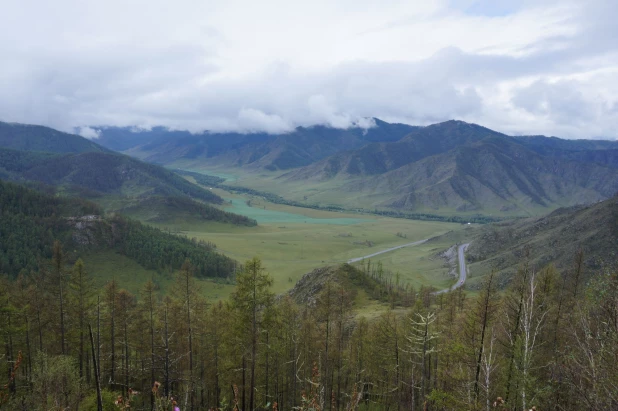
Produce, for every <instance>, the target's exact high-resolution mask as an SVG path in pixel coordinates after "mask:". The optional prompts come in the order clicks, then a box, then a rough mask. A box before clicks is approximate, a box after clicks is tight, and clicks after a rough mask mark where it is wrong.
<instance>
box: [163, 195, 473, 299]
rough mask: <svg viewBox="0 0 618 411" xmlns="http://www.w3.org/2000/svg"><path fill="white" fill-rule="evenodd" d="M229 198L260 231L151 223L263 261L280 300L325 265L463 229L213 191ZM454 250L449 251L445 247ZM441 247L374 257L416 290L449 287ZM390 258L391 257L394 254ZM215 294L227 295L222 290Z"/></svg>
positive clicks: (242, 258)
mask: <svg viewBox="0 0 618 411" xmlns="http://www.w3.org/2000/svg"><path fill="white" fill-rule="evenodd" d="M213 191H215V192H216V193H217V194H219V195H221V196H222V197H223V198H224V199H226V204H225V206H224V207H223V208H224V209H225V210H226V211H231V212H234V213H239V214H242V215H246V216H248V217H250V218H254V219H256V220H257V221H258V226H257V227H239V226H229V225H226V224H220V223H211V222H201V223H200V222H197V221H171V222H170V221H168V222H166V223H160V224H156V223H155V224H153V225H155V226H158V227H159V228H162V229H164V230H168V231H172V232H176V233H178V234H182V235H186V236H187V237H189V238H197V239H203V240H208V241H212V242H214V243H215V244H216V245H217V249H218V250H219V251H221V252H223V253H224V254H226V255H228V256H230V257H232V258H234V259H236V260H238V261H239V262H241V263H242V262H244V261H246V260H248V259H250V258H252V257H254V256H258V257H260V258H261V259H262V261H263V262H264V266H265V267H266V269H267V271H268V272H269V273H270V274H271V275H272V276H273V278H274V289H273V291H275V292H276V293H281V292H284V291H287V290H288V289H290V288H292V287H293V286H294V284H295V283H296V281H298V280H299V279H300V278H301V277H302V276H303V275H304V274H306V273H308V272H310V271H312V270H313V269H315V268H318V267H323V266H325V265H333V264H341V263H344V262H347V261H348V260H349V259H351V258H355V257H361V256H364V255H369V254H372V253H375V252H377V251H380V250H383V249H387V248H390V247H394V246H398V245H402V244H406V243H410V242H413V241H418V240H422V239H426V238H431V237H435V236H438V235H441V234H444V233H446V232H449V231H451V230H459V229H460V228H461V227H462V226H461V225H460V224H454V223H442V222H430V221H416V220H406V219H396V218H388V217H378V216H375V215H369V214H357V213H344V212H331V211H323V210H314V209H308V208H300V207H293V206H288V205H281V204H273V203H270V202H267V201H265V200H264V199H262V198H260V197H256V196H243V195H238V194H231V193H229V192H226V191H223V190H219V189H213ZM449 246H450V245H444V247H443V248H448V247H449ZM440 247H442V244H438V245H436V244H432V245H419V246H413V247H406V248H403V249H401V250H397V251H393V252H390V253H386V254H383V255H380V256H379V257H374V258H373V259H372V262H373V261H376V262H377V261H382V264H383V267H384V269H385V270H390V271H392V272H393V273H395V272H399V273H400V275H401V278H402V280H404V281H407V282H410V283H411V284H412V285H414V286H415V287H418V286H420V285H426V286H428V285H431V286H435V287H443V286H444V287H447V286H448V285H449V284H450V282H452V281H453V280H452V279H450V278H449V277H448V275H447V274H446V271H447V270H446V269H445V268H444V267H443V266H444V260H442V259H440V258H437V257H436V256H435V255H434V254H436V253H437V252H438V251H440ZM391 253H392V255H391ZM215 294H217V295H223V294H224V291H222V290H221V289H219V291H218V292H217V293H215Z"/></svg>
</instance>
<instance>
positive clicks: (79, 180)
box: [0, 123, 256, 226]
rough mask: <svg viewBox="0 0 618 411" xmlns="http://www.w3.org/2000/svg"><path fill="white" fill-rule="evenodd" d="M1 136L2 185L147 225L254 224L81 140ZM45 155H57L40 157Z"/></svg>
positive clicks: (157, 170) (8, 131)
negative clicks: (92, 205)
mask: <svg viewBox="0 0 618 411" xmlns="http://www.w3.org/2000/svg"><path fill="white" fill-rule="evenodd" d="M0 130H2V132H1V133H0V136H1V138H0V179H4V180H13V181H17V182H22V183H26V182H30V183H32V182H36V183H38V184H43V185H45V186H47V187H48V188H52V190H59V191H61V192H63V193H64V194H70V195H72V196H76V197H81V198H88V199H91V200H93V201H95V202H97V203H99V204H101V205H103V206H104V208H105V209H106V210H107V211H122V212H126V213H129V214H131V215H133V216H136V217H139V218H141V219H143V220H147V221H156V222H164V221H167V220H171V219H178V218H180V217H182V218H185V219H189V220H195V221H204V220H208V221H219V222H223V223H232V224H238V225H249V226H252V225H255V224H256V222H255V221H254V220H252V219H249V218H246V217H244V216H240V215H236V214H232V213H228V212H225V211H222V210H219V209H217V208H215V207H213V206H211V205H209V204H203V203H200V202H198V201H195V200H199V201H203V202H206V203H211V204H222V203H223V199H222V198H221V197H219V196H218V195H216V194H214V193H212V191H210V190H208V189H206V188H204V187H202V186H200V185H198V184H193V183H191V182H189V181H188V180H186V179H185V178H183V177H181V176H179V175H178V174H176V173H174V172H172V171H170V170H167V169H165V168H163V167H161V166H157V165H154V164H148V163H144V162H142V161H139V160H137V159H134V158H131V157H129V156H126V155H123V154H119V153H114V152H111V151H109V150H107V149H105V148H103V147H101V146H98V145H96V144H94V143H92V142H90V141H89V140H87V139H85V138H83V137H80V136H76V135H72V134H67V133H61V132H59V131H56V130H53V129H50V128H47V127H40V126H29V125H22V124H7V123H0ZM3 145H5V147H2V146H3ZM7 147H8V148H7ZM13 147H21V148H28V149H31V150H32V151H25V150H15V149H13ZM46 149H47V150H53V149H56V151H55V152H46V151H41V150H46Z"/></svg>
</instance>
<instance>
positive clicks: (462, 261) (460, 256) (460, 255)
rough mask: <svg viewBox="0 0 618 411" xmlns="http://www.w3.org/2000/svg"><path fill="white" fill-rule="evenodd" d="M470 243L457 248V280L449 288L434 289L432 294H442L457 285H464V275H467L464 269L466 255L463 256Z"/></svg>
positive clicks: (455, 287) (457, 286)
mask: <svg viewBox="0 0 618 411" xmlns="http://www.w3.org/2000/svg"><path fill="white" fill-rule="evenodd" d="M469 245H470V244H469V243H468V244H462V245H460V246H459V247H458V248H457V258H458V259H459V280H457V282H456V283H455V284H454V285H452V286H451V287H449V288H445V289H444V290H440V291H436V292H435V293H434V294H435V295H438V294H444V293H448V292H449V291H453V290H455V289H457V288H459V287H461V286H462V285H464V283H465V282H466V277H467V270H466V256H465V254H464V253H465V252H466V250H467V249H468V246H469Z"/></svg>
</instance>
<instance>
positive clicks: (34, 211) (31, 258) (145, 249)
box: [0, 181, 255, 278]
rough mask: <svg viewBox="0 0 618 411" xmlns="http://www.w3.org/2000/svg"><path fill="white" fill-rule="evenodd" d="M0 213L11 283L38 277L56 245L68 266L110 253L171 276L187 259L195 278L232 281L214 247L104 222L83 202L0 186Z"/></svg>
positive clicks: (4, 269)
mask: <svg viewBox="0 0 618 411" xmlns="http://www.w3.org/2000/svg"><path fill="white" fill-rule="evenodd" d="M151 201H156V199H153V200H151ZM163 201H167V202H168V203H174V202H177V203H178V204H179V205H180V206H183V207H186V208H187V209H189V210H190V211H192V212H195V213H200V214H202V215H206V214H209V215H210V214H211V215H212V216H213V218H216V219H218V220H219V221H232V222H235V223H237V224H249V225H251V224H255V221H253V220H251V219H248V218H246V217H242V216H236V215H235V214H232V213H226V212H224V211H221V210H218V209H216V208H213V207H210V206H208V205H206V204H197V203H196V205H195V206H194V207H193V208H189V206H190V205H191V203H187V202H186V201H184V200H182V199H178V200H174V199H165V200H163ZM187 204H188V205H187ZM0 207H1V211H0V238H1V239H2V241H0V273H3V274H6V275H9V276H10V277H15V276H17V275H18V274H19V272H20V271H21V270H26V272H28V271H31V270H35V271H36V270H37V269H38V266H39V265H40V261H41V260H42V259H49V258H51V256H52V245H53V243H54V240H58V241H59V242H60V244H61V245H62V246H63V247H65V249H70V250H72V251H73V250H74V252H72V253H71V255H69V256H68V260H72V261H74V260H75V259H76V258H77V256H76V255H75V254H76V253H79V252H83V251H84V250H87V249H98V250H102V249H110V250H113V251H115V252H117V253H119V254H122V255H125V256H127V257H129V258H131V259H133V260H135V261H136V262H138V263H139V264H140V265H142V266H143V267H145V268H149V269H153V270H158V271H161V272H171V271H173V270H177V269H179V268H180V267H181V265H182V264H183V262H184V261H185V259H187V258H189V259H191V261H192V262H193V264H194V266H195V273H196V275H197V276H198V277H209V278H215V277H216V278H227V277H230V276H232V274H233V272H234V266H235V265H236V262H235V261H234V260H232V259H230V258H229V257H226V256H224V255H222V254H220V253H217V252H216V247H215V245H214V244H213V243H210V242H205V241H197V240H194V239H189V238H186V237H183V236H179V235H175V234H170V233H165V232H163V231H161V230H159V229H157V228H153V227H151V226H147V225H145V224H142V223H140V222H139V221H136V220H132V219H129V218H125V217H123V216H120V215H115V214H114V215H109V216H105V215H104V212H103V210H102V209H101V208H100V207H99V206H97V205H96V204H94V203H91V202H89V201H85V200H82V199H76V198H66V197H55V196H52V195H49V194H45V193H41V192H37V191H34V190H31V189H28V188H26V187H23V186H19V185H16V184H11V183H7V182H3V181H0ZM210 210H213V212H212V213H210Z"/></svg>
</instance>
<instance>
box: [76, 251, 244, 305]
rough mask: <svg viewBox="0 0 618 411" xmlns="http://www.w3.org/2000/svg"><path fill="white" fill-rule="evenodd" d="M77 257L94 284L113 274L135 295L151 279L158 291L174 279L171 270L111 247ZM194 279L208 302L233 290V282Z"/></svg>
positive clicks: (105, 279)
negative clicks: (149, 266)
mask: <svg viewBox="0 0 618 411" xmlns="http://www.w3.org/2000/svg"><path fill="white" fill-rule="evenodd" d="M80 257H81V258H82V260H83V261H84V264H85V266H86V270H87V272H88V273H89V274H90V275H91V276H92V278H93V280H94V283H95V285H96V287H98V288H102V287H104V286H105V284H107V283H108V282H109V281H110V280H111V279H112V278H114V279H116V281H117V282H118V284H119V285H120V287H122V288H124V289H126V290H127V291H129V292H131V293H132V294H134V295H139V292H140V290H141V289H142V288H143V286H144V284H145V283H146V282H147V281H148V280H152V281H153V282H154V283H155V285H156V286H157V290H158V291H159V293H160V294H164V293H165V292H166V291H167V290H169V287H170V286H172V285H173V283H174V273H159V272H157V271H154V270H147V269H145V268H144V267H142V266H141V265H139V264H138V263H136V262H135V261H133V260H131V259H130V258H128V257H125V256H124V255H122V254H118V253H116V252H113V251H103V252H96V253H85V254H83V255H80ZM196 281H197V284H198V287H199V289H200V292H201V294H202V295H203V296H204V297H206V298H207V299H208V300H209V301H211V302H213V301H218V300H225V299H227V298H228V297H229V295H230V293H231V292H232V291H233V290H234V286H233V285H230V284H222V283H217V282H214V281H210V280H200V279H198V280H196Z"/></svg>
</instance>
